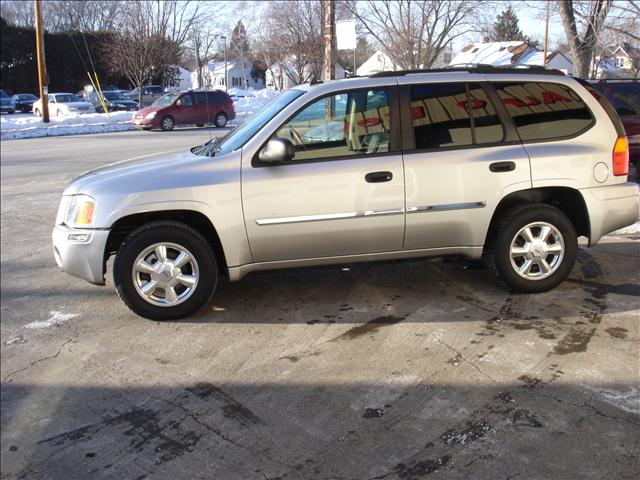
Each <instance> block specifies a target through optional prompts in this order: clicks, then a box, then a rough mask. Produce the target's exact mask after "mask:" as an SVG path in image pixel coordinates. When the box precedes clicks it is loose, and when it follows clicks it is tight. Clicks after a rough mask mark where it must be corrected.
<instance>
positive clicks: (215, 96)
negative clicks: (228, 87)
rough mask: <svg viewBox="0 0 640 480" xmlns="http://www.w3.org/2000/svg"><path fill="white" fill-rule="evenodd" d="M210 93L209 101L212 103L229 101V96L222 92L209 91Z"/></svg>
mask: <svg viewBox="0 0 640 480" xmlns="http://www.w3.org/2000/svg"><path fill="white" fill-rule="evenodd" d="M208 95H209V103H210V104H212V105H218V104H221V103H227V96H226V95H225V94H224V93H222V92H209V94H208Z"/></svg>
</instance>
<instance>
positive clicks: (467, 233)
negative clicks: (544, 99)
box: [399, 74, 531, 250]
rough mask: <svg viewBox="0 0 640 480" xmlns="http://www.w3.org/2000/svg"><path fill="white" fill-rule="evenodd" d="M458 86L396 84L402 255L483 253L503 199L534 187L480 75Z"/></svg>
mask: <svg viewBox="0 0 640 480" xmlns="http://www.w3.org/2000/svg"><path fill="white" fill-rule="evenodd" d="M474 77H475V78H474ZM459 78H460V81H456V82H451V81H449V82H442V81H434V80H433V75H432V76H430V78H425V80H426V81H424V82H417V81H416V80H413V79H410V78H406V77H405V78H400V79H399V83H401V84H404V86H403V87H402V92H403V93H402V97H401V98H403V103H402V104H403V106H404V112H405V113H404V115H403V145H405V147H406V148H405V151H404V155H403V156H404V164H405V182H406V206H405V208H406V211H407V226H406V234H405V241H404V248H405V249H407V250H412V249H422V248H438V247H479V246H481V245H483V243H484V241H485V236H486V232H487V229H488V226H489V223H490V221H491V217H492V214H493V212H494V210H495V208H496V206H497V204H498V203H499V202H500V200H501V199H502V198H503V196H505V195H506V194H508V193H510V192H512V191H515V190H521V189H526V188H530V186H531V175H530V168H529V158H528V156H527V154H526V152H525V150H524V149H523V147H522V144H521V142H520V141H519V139H518V138H517V134H516V133H515V131H514V128H513V125H512V124H511V122H510V121H508V120H507V118H506V115H505V112H504V108H502V106H501V105H497V103H498V102H497V101H496V98H497V97H495V93H494V92H493V91H492V90H491V89H490V87H489V86H488V85H487V84H486V83H485V82H484V81H483V77H481V76H479V75H478V76H476V75H469V74H464V76H460V77H459Z"/></svg>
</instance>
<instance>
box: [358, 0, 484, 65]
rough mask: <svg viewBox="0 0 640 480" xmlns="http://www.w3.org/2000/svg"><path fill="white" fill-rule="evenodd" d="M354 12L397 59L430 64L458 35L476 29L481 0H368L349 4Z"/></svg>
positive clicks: (414, 63)
mask: <svg viewBox="0 0 640 480" xmlns="http://www.w3.org/2000/svg"><path fill="white" fill-rule="evenodd" d="M348 5H349V8H350V10H351V12H352V14H353V16H354V17H355V18H356V19H357V20H358V21H359V22H360V23H361V25H362V26H363V29H364V30H365V32H366V33H367V34H368V35H370V36H371V37H373V38H374V39H375V40H376V41H377V43H378V44H379V45H380V46H381V47H382V49H383V50H384V51H385V52H386V53H387V55H389V57H391V59H392V60H393V62H394V63H395V64H396V65H398V66H400V67H401V68H405V69H415V68H429V67H431V66H432V65H433V64H434V63H435V62H436V60H437V58H438V56H439V55H440V54H441V53H442V51H443V50H445V49H446V48H447V47H448V46H449V45H451V43H452V42H453V41H454V40H455V39H456V38H458V37H460V36H463V35H466V34H467V33H469V32H472V31H474V30H475V28H476V25H477V23H478V22H477V18H478V15H479V14H480V13H481V12H482V2H481V1H480V0H366V1H354V0H352V1H351V2H350V3H349V4H348Z"/></svg>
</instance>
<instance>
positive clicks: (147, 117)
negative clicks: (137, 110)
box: [144, 112, 158, 120]
mask: <svg viewBox="0 0 640 480" xmlns="http://www.w3.org/2000/svg"><path fill="white" fill-rule="evenodd" d="M156 113H158V112H151V113H147V116H146V117H144V118H146V119H147V120H151V119H152V118H153V117H155V116H156Z"/></svg>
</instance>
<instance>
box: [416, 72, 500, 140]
mask: <svg viewBox="0 0 640 480" xmlns="http://www.w3.org/2000/svg"><path fill="white" fill-rule="evenodd" d="M411 119H412V123H413V133H414V137H415V142H416V149H418V150H420V149H433V148H446V147H465V146H469V145H477V144H487V143H496V142H500V141H502V139H503V138H504V128H503V126H502V124H501V122H500V120H499V119H498V116H497V114H496V111H495V108H494V107H493V105H492V104H491V102H490V101H489V98H488V97H487V95H486V93H485V91H484V89H483V88H482V87H481V86H480V85H479V84H475V83H471V84H465V83H442V84H437V83H428V84H424V85H413V86H412V87H411Z"/></svg>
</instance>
